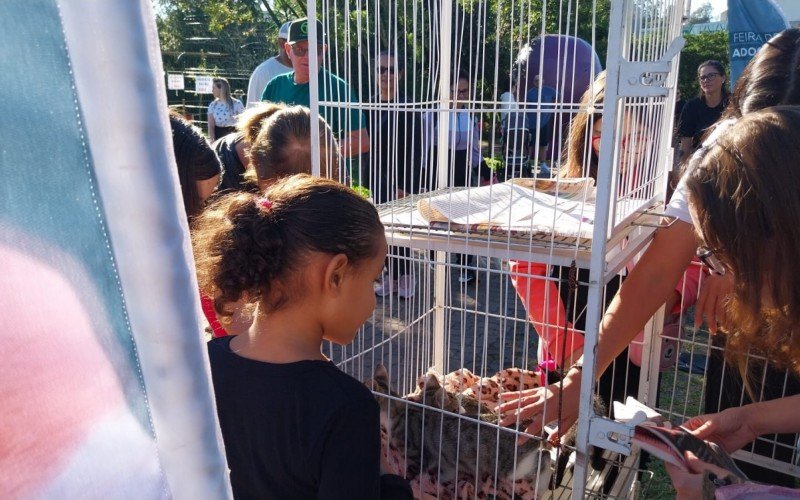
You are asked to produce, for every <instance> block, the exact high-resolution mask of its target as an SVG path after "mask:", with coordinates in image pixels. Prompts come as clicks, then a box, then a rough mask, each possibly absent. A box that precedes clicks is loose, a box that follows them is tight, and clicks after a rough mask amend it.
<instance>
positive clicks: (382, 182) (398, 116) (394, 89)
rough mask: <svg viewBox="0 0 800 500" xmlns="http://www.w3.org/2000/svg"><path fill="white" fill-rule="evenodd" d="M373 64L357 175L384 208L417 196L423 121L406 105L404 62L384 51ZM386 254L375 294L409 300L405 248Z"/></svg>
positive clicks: (410, 281)
mask: <svg viewBox="0 0 800 500" xmlns="http://www.w3.org/2000/svg"><path fill="white" fill-rule="evenodd" d="M375 62H376V63H377V64H376V68H375V69H376V74H375V77H376V78H375V79H376V87H377V90H378V92H377V94H376V95H375V96H373V98H372V99H371V101H372V102H373V103H375V104H377V105H378V107H377V109H373V110H370V111H369V112H368V113H367V131H368V132H369V138H370V141H371V142H370V147H369V151H370V153H369V155H370V161H369V164H368V166H367V168H366V169H364V171H362V172H361V182H362V184H363V185H365V186H366V187H368V188H369V189H370V191H371V193H372V199H373V200H374V201H375V203H386V202H389V201H393V200H395V199H398V198H403V197H404V196H407V195H409V194H412V193H418V192H419V184H420V175H421V168H422V154H421V153H422V144H421V141H422V119H421V115H420V112H419V111H418V110H416V109H413V108H408V107H406V105H405V104H406V103H407V100H406V96H405V93H404V92H403V90H402V88H401V81H402V80H403V76H404V71H405V63H404V61H403V59H402V58H401V57H397V56H396V55H395V53H394V52H392V51H391V50H384V51H382V52H381V53H380V54H378V57H377V58H376V60H375ZM389 254H390V256H389V257H387V259H386V267H387V271H388V272H387V274H385V275H384V276H383V277H382V279H381V280H379V281H378V282H376V283H375V294H376V295H378V296H380V297H385V296H388V295H391V294H392V293H394V292H397V295H398V297H401V298H404V299H408V298H411V297H413V296H414V293H415V291H416V279H415V278H414V275H413V274H412V273H411V269H410V266H409V259H410V257H411V254H410V251H409V249H408V248H404V247H390V249H389ZM393 256H394V257H393Z"/></svg>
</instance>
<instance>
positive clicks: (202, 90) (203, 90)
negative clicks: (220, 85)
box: [194, 76, 214, 94]
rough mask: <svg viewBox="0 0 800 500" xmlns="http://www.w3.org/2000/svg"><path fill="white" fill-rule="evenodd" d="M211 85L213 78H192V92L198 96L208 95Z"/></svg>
mask: <svg viewBox="0 0 800 500" xmlns="http://www.w3.org/2000/svg"><path fill="white" fill-rule="evenodd" d="M213 85H214V78H213V77H211V76H196V77H194V91H195V92H197V93H198V94H210V93H211V87H212V86H213Z"/></svg>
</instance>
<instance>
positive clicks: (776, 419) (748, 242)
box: [667, 85, 800, 498]
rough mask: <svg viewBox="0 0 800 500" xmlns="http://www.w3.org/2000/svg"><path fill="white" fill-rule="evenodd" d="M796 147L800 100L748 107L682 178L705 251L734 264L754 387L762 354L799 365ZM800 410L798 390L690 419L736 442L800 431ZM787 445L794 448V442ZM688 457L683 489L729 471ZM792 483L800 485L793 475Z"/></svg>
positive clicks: (731, 348)
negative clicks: (760, 108) (755, 370)
mask: <svg viewBox="0 0 800 500" xmlns="http://www.w3.org/2000/svg"><path fill="white" fill-rule="evenodd" d="M792 86H794V85H792ZM798 156H800V107H798V106H777V107H773V108H768V109H766V110H763V111H756V112H754V113H749V114H748V115H746V116H745V117H743V118H742V119H740V120H738V122H736V123H735V124H734V125H733V126H731V127H730V128H729V129H728V130H726V132H725V134H721V135H720V137H719V138H718V139H716V141H714V143H712V144H709V145H708V146H707V147H703V148H702V150H701V151H700V152H699V153H698V154H697V155H695V156H694V157H692V160H691V163H690V164H689V168H688V169H687V175H686V177H685V178H684V180H683V181H682V183H683V184H684V185H685V186H686V192H687V195H688V199H689V202H690V212H691V218H692V221H693V223H694V230H695V232H696V234H697V235H698V239H699V240H700V241H701V242H702V245H703V246H701V247H700V248H699V249H698V255H702V256H703V257H704V261H705V262H706V263H708V264H709V265H710V266H712V267H713V268H714V269H715V272H717V273H719V274H728V273H727V272H726V271H728V270H729V271H730V274H731V275H732V276H733V280H734V292H733V294H732V296H731V299H730V301H731V305H730V307H729V311H730V312H731V314H732V316H733V317H732V321H731V323H732V326H731V327H730V328H729V331H730V334H729V335H728V342H727V346H726V349H725V356H726V358H727V359H728V360H729V361H730V363H731V365H732V369H735V370H737V371H738V372H739V374H740V375H741V376H742V378H743V380H744V381H745V386H746V387H747V392H748V393H749V394H750V395H753V392H754V391H753V388H752V383H753V382H759V383H760V380H759V379H756V380H753V379H752V377H751V375H752V365H753V364H756V365H763V362H761V361H759V360H758V359H759V358H758V357H761V358H762V359H765V360H766V362H768V363H772V364H775V365H777V366H779V367H783V368H784V369H788V370H789V371H790V372H794V373H795V374H796V375H797V374H800V327H799V326H798V325H800V266H798V263H797V256H798V255H800V236H799V235H798V232H797V227H798V226H800V195H798V192H799V191H798V189H799V188H800V175H798V170H797V167H796V159H797V158H798ZM743 186H747V189H743V188H742V187H743ZM742 234H745V235H747V237H745V238H743V237H742ZM712 249H713V250H712ZM798 411H800V396H791V397H784V398H778V399H775V400H772V401H766V402H758V403H754V404H749V405H743V406H738V405H737V406H736V407H732V408H729V409H727V410H724V411H722V412H720V413H716V414H708V415H702V416H699V417H695V418H693V419H691V420H689V421H688V422H687V423H686V424H685V426H686V427H687V428H689V429H690V430H693V431H694V433H695V434H696V435H697V436H699V437H701V438H703V439H708V440H711V441H714V442H716V443H718V444H720V445H721V446H722V447H723V448H725V449H726V450H727V451H728V452H733V451H736V450H738V449H740V448H742V447H743V446H745V445H747V444H748V443H751V442H753V441H754V440H756V439H757V438H758V437H759V436H762V435H765V434H771V436H769V437H768V439H770V440H772V439H774V434H773V433H776V432H777V433H797V432H800V419H798V418H797V414H798ZM789 435H791V436H793V437H796V435H795V434H789ZM788 445H789V448H790V449H791V447H793V446H792V445H793V442H792V441H790V442H789V443H788ZM687 458H688V459H689V460H690V464H691V469H692V474H688V473H685V472H682V471H680V470H678V469H677V468H676V467H667V469H668V471H669V472H670V475H671V476H672V478H673V484H674V486H675V488H676V490H677V492H678V498H697V497H698V496H699V494H700V492H701V490H703V489H705V490H708V489H709V488H713V487H714V486H723V485H726V483H727V482H728V481H729V480H728V478H727V477H726V476H727V475H728V474H727V471H725V470H720V469H719V468H715V467H713V466H709V465H708V464H705V463H703V462H701V461H700V460H699V459H697V457H695V456H688V457H687ZM704 472H710V473H712V474H713V476H711V477H709V476H708V474H706V475H703V474H702V473H704ZM773 472H774V471H773ZM750 479H753V478H752V477H751V478H750ZM704 482H705V483H713V484H705V485H704V484H703V483H704ZM785 486H789V487H793V486H794V482H793V481H791V482H788V483H787V484H786V485H785ZM734 488H744V487H742V486H739V487H734ZM747 488H748V493H749V494H750V495H752V496H751V497H748V498H757V497H761V498H764V495H765V493H767V491H766V490H763V489H759V490H753V489H752V487H747ZM768 492H769V493H771V494H772V495H775V496H770V497H769V498H790V497H791V498H798V497H800V492H798V491H786V490H776V489H772V490H770V491H768ZM720 493H721V492H720ZM729 497H730V498H732V497H731V496H730V495H728V496H726V498H729ZM737 498H738V497H737Z"/></svg>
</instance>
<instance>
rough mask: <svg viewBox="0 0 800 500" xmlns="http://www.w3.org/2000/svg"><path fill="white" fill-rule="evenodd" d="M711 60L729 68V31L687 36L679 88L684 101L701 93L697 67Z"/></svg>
mask: <svg viewBox="0 0 800 500" xmlns="http://www.w3.org/2000/svg"><path fill="white" fill-rule="evenodd" d="M709 59H716V60H717V61H720V62H721V63H722V64H724V65H725V67H726V68H727V67H728V32H727V31H724V30H723V31H707V32H703V33H698V34H696V35H686V45H685V46H684V47H683V51H682V52H681V66H680V71H679V73H678V88H679V89H680V90H681V95H682V96H683V98H684V99H689V98H691V97H693V96H695V95H697V94H698V93H699V92H700V84H699V83H698V81H697V67H698V66H699V65H700V64H701V63H703V62H704V61H707V60H709Z"/></svg>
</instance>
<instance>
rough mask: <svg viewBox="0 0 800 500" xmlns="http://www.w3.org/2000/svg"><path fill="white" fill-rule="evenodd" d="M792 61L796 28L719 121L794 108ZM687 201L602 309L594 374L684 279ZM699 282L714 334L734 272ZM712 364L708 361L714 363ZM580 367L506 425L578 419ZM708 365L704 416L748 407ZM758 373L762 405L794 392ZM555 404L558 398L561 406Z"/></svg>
mask: <svg viewBox="0 0 800 500" xmlns="http://www.w3.org/2000/svg"><path fill="white" fill-rule="evenodd" d="M797 60H800V29H797V28H792V29H788V30H784V31H783V32H781V33H779V34H778V35H776V36H774V37H773V38H772V39H771V40H770V41H769V42H767V43H766V44H765V45H764V46H762V47H761V49H760V50H759V51H758V53H757V54H756V55H755V56H754V57H753V59H752V60H751V61H750V63H749V64H748V66H747V68H745V70H744V72H742V75H741V76H740V77H739V81H738V82H737V84H736V88H735V90H734V93H733V96H732V98H731V102H730V104H729V106H728V108H727V109H726V111H725V114H724V116H723V117H724V118H737V117H741V116H744V115H746V114H748V113H751V112H755V111H757V110H761V109H765V108H767V107H770V106H775V105H778V104H800V84H799V83H798V82H800V66H798V65H797V64H796V61H797ZM686 200H687V196H686V188H685V186H684V185H682V184H679V185H678V188H677V189H676V191H675V193H674V194H673V196H672V199H671V200H670V204H669V207H668V208H667V213H668V215H671V216H673V217H675V219H676V220H674V222H672V223H671V224H667V223H666V222H665V225H664V226H663V227H661V228H659V229H658V230H657V231H656V233H655V235H654V237H653V241H652V242H651V243H650V246H649V247H648V248H647V250H646V251H645V252H644V254H643V255H642V257H641V258H640V259H639V262H638V263H637V264H636V267H634V268H633V270H632V271H631V272H630V273H629V274H628V277H627V279H626V280H625V283H624V284H623V285H622V286H621V287H620V290H619V292H618V293H617V295H616V296H615V297H614V299H613V300H612V301H611V304H610V305H609V306H608V308H607V309H606V312H605V315H604V316H603V319H602V320H601V322H600V333H599V338H598V344H597V352H596V361H597V373H598V374H601V373H603V372H604V371H605V369H606V368H607V367H608V366H609V365H611V363H612V362H613V361H614V360H615V359H616V357H617V356H618V355H619V353H621V352H623V351H624V350H625V348H626V347H628V345H629V344H630V343H631V340H633V338H634V337H635V336H636V334H637V332H639V331H640V330H641V329H642V328H643V327H644V325H645V323H646V322H647V321H648V320H649V319H650V318H651V317H652V316H653V314H655V312H656V311H657V310H658V309H659V308H660V307H661V306H662V305H664V303H665V302H667V306H668V307H667V309H669V301H670V298H671V297H672V298H674V294H675V291H676V286H675V284H676V283H678V281H679V280H680V279H682V277H683V276H684V271H685V270H686V269H687V266H688V265H689V263H690V262H691V260H692V258H693V257H694V256H695V254H696V250H697V246H698V241H697V237H696V235H695V232H694V230H693V228H692V222H691V217H690V216H689V211H688V203H687V201H686ZM742 234H744V233H742ZM704 280H705V282H704V284H703V287H702V288H701V290H700V296H699V297H698V299H697V306H696V308H695V325H696V326H700V324H701V323H702V320H703V317H704V316H705V317H706V322H707V324H708V328H709V330H710V331H711V332H712V333H716V332H717V324H718V323H720V324H723V325H725V324H727V323H728V321H727V317H726V310H727V308H726V307H725V306H726V304H727V302H728V295H729V294H730V292H731V291H732V289H733V283H732V273H730V272H728V273H726V274H725V276H718V275H716V274H711V275H710V276H708V277H706V278H704ZM715 347H717V346H715ZM714 358H715V356H712V358H711V361H712V362H713V361H714ZM581 367H582V364H581V363H576V365H575V366H573V367H571V368H570V369H569V370H568V371H567V373H566V375H565V377H564V381H563V389H562V388H561V386H560V385H558V384H555V385H550V386H548V387H544V388H539V389H533V390H530V391H523V392H522V393H520V394H519V396H518V399H516V400H513V401H510V402H509V403H507V404H506V405H505V406H504V407H503V408H501V410H502V411H505V412H507V413H508V416H507V417H506V420H505V421H504V422H513V421H515V420H516V418H519V419H520V421H523V420H527V419H530V424H529V425H528V426H527V432H529V433H532V434H536V433H539V432H541V429H542V426H543V425H544V424H545V423H548V422H552V421H554V420H555V419H556V418H558V417H559V416H560V422H559V426H560V427H561V428H564V429H567V428H569V427H570V426H571V425H572V424H574V423H575V421H576V420H577V418H578V402H579V398H580V385H581ZM712 367H713V363H710V367H709V372H711V373H708V374H707V378H708V379H709V380H712V381H711V382H709V383H708V384H707V387H709V388H712V389H713V388H714V386H716V391H717V397H715V394H713V392H714V391H706V394H705V396H706V397H705V402H706V408H705V411H707V412H708V411H720V410H722V409H724V408H728V407H731V406H738V405H741V404H745V403H746V402H749V400H748V398H747V397H746V394H743V393H742V391H741V389H740V388H741V381H740V380H739V381H736V383H732V380H731V377H732V375H733V374H732V370H730V369H727V370H725V369H724V368H725V367H724V366H722V367H721V369H720V370H719V372H720V374H719V376H717V375H716V371H715V370H712ZM723 373H724V376H725V386H726V387H724V390H722V389H723V383H722V381H721V380H722V377H723V375H722V374H723ZM761 373H762V374H763V376H762V378H761V380H764V382H765V387H764V391H763V392H762V393H760V394H758V396H759V397H758V399H759V400H760V401H765V400H769V399H774V398H776V397H781V396H787V395H792V394H798V393H800V383H798V378H797V376H796V375H795V374H793V373H787V372H786V371H783V372H781V371H777V370H775V369H772V368H770V367H767V368H765V371H761ZM737 386H738V387H737ZM506 397H511V396H510V395H509V396H506ZM559 399H561V400H562V401H561V404H559ZM518 409H519V411H517V410H518ZM761 444H764V443H761ZM766 448H767V449H765V450H764V449H760V448H759V446H758V444H757V446H756V447H755V452H756V453H759V454H764V455H766V456H769V457H775V458H778V459H780V460H786V459H787V458H786V457H787V456H788V460H791V455H792V449H791V448H786V447H784V446H779V447H777V448H776V449H774V448H775V447H773V446H767V447H766ZM740 465H741V464H740ZM749 469H750V470H745V473H746V474H747V475H748V477H750V478H751V479H756V480H759V479H761V478H763V481H764V482H771V483H773V484H775V483H776V482H777V481H780V484H785V483H784V481H793V478H792V477H791V476H788V475H786V474H780V473H778V472H776V471H774V470H769V469H765V468H759V467H757V466H755V465H752V466H751V467H749ZM758 469H760V470H758Z"/></svg>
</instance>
